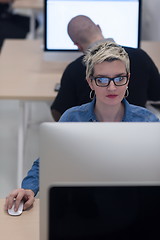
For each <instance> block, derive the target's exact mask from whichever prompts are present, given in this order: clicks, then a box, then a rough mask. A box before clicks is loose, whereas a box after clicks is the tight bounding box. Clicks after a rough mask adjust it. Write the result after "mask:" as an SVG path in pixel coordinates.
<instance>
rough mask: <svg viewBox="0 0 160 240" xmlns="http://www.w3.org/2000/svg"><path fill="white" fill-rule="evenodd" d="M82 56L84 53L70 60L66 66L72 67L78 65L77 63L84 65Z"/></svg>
mask: <svg viewBox="0 0 160 240" xmlns="http://www.w3.org/2000/svg"><path fill="white" fill-rule="evenodd" d="M83 57H84V55H82V56H80V57H78V58H76V59H75V60H74V61H72V62H71V63H70V64H69V65H68V67H73V66H74V67H75V66H79V65H82V66H84V64H83Z"/></svg>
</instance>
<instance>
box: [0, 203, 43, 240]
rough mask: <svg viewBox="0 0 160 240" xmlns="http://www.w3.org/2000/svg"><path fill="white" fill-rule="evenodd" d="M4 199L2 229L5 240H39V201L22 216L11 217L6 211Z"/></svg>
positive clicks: (0, 206) (0, 222)
mask: <svg viewBox="0 0 160 240" xmlns="http://www.w3.org/2000/svg"><path fill="white" fill-rule="evenodd" d="M4 202H5V200H4V199H0V209H1V211H0V212H1V213H0V228H1V239H3V240H11V239H14V240H39V199H36V201H35V202H34V207H33V208H32V209H30V210H27V211H24V212H23V213H22V215H20V216H10V215H8V213H7V212H5V211H4V210H3V209H4Z"/></svg>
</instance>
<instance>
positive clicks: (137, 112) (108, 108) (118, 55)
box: [60, 42, 159, 122]
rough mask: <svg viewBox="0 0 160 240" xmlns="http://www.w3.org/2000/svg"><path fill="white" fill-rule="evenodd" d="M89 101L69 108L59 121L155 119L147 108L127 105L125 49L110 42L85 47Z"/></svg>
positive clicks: (147, 120)
mask: <svg viewBox="0 0 160 240" xmlns="http://www.w3.org/2000/svg"><path fill="white" fill-rule="evenodd" d="M84 63H85V64H86V79H87V82H88V84H89V86H90V88H91V93H90V97H91V98H93V101H92V102H91V103H87V104H84V105H82V106H78V107H73V108H71V109H69V110H67V111H66V112H65V113H64V114H63V115H62V117H61V118H60V121H61V122H88V121H91V122H94V121H99V122H121V121H123V122H150V121H151V122H154V121H159V120H158V118H157V117H156V116H155V115H154V114H152V113H151V112H149V111H148V110H147V109H145V108H142V107H138V106H134V105H131V104H129V103H128V102H127V101H126V100H125V97H127V96H128V94H129V92H128V84H129V78H130V67H129V65H130V63H129V57H128V54H127V53H126V51H125V50H124V49H123V48H122V47H121V46H119V45H117V44H116V43H113V42H103V43H99V44H98V45H96V46H95V47H94V48H92V49H89V50H88V52H87V53H86V56H85V58H84Z"/></svg>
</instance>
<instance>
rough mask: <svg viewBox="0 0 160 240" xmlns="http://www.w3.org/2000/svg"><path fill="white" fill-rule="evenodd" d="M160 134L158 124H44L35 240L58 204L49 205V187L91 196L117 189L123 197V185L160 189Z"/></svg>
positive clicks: (44, 232)
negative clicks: (38, 210) (37, 225)
mask: <svg viewBox="0 0 160 240" xmlns="http://www.w3.org/2000/svg"><path fill="white" fill-rule="evenodd" d="M159 132H160V124H159V123H124V122H121V123H100V122H99V123H96V122H95V123H90V122H87V123H86V122H81V123H80V122H77V123H73V122H72V123H70V122H68V123H62V122H61V123H60V122H59V123H56V122H54V123H43V124H42V125H41V131H40V201H41V204H40V237H41V238H40V239H41V240H48V235H49V228H48V226H49V222H48V221H50V220H49V219H50V218H49V213H50V211H51V209H53V208H54V206H55V204H57V200H56V199H52V200H53V207H52V206H51V202H52V200H51V199H50V196H51V197H53V195H50V189H52V188H53V192H52V190H51V192H52V193H54V189H57V190H56V191H58V193H59V189H58V188H57V187H58V186H60V194H61V189H62V188H61V187H64V188H65V187H69V186H71V187H74V186H75V187H76V189H77V186H80V187H83V189H82V188H80V190H76V191H83V190H84V187H88V189H89V191H91V193H92V194H96V193H93V192H94V191H93V192H92V189H97V190H96V191H99V194H102V193H103V191H102V192H101V190H100V189H99V188H101V187H109V186H116V187H120V191H122V193H123V191H124V192H125V191H126V190H125V189H126V188H124V190H123V187H125V186H128V187H131V186H140V185H142V186H160V161H159V159H160V157H159V154H160V151H159V143H160V134H159ZM90 187H91V189H90ZM92 187H94V188H92ZM95 187H96V188H95ZM121 187H122V188H121ZM65 189H67V188H65ZM81 189H82V190H81ZM101 189H102V188H101ZM106 189H108V188H106ZM67 191H68V190H67ZM69 191H70V190H69ZM73 191H74V188H73ZM109 191H110V190H109ZM62 192H63V190H62ZM87 192H88V191H87ZM143 193H145V189H144V191H143V189H142V194H143ZM63 194H64V192H63ZM67 194H68V193H67ZM84 194H85V191H84ZM124 194H125V193H124ZM122 195H123V194H122ZM54 196H55V195H54ZM57 196H59V195H57ZM69 196H70V197H71V195H69ZM70 197H69V198H70ZM135 197H136V196H135ZM58 198H59V197H58ZM58 198H57V199H58ZM67 199H68V198H67ZM67 199H66V204H67ZM116 200H117V198H116V199H115V201H116ZM119 200H120V198H119ZM152 200H154V195H153V199H152V198H151V201H152ZM50 201H51V202H50ZM62 201H65V198H63V199H62ZM82 201H83V199H82ZM137 201H139V197H138V198H137ZM71 202H73V201H72V200H71ZM110 203H111V202H110V201H109V199H108V204H110ZM152 203H153V202H152ZM49 204H50V205H49ZM77 204H78V202H77ZM84 204H85V203H84ZM139 204H141V200H140V202H139ZM145 204H149V203H148V202H146V203H145ZM62 205H63V204H62ZM48 206H50V207H48ZM133 207H134V208H135V207H136V206H135V205H134V206H133ZM54 209H55V208H54ZM57 211H58V210H57ZM60 211H61V210H60ZM60 211H58V212H59V213H58V214H60ZM125 211H126V210H125ZM137 211H138V209H137ZM82 213H83V212H82ZM51 214H52V213H51ZM72 214H73V212H72ZM88 214H89V213H88ZM138 214H139V212H138ZM54 216H55V217H57V216H56V215H54ZM50 217H51V218H52V217H53V215H52V216H50ZM73 217H75V215H74V216H73ZM122 217H124V216H122ZM126 217H127V216H126ZM152 217H154V216H153V215H152ZM79 220H80V219H79ZM57 221H58V220H57ZM62 221H63V220H62ZM86 224H87V222H86ZM94 224H96V223H95V222H93V226H94ZM52 229H53V228H52ZM51 239H56V238H54V237H53V238H51ZM57 239H67V238H57ZM68 239H72V238H68ZM73 239H74V238H73ZM75 239H76V240H77V239H78V238H75ZM97 239H99V238H97ZM116 239H117V238H116ZM128 239H131V238H128ZM135 239H136V238H135ZM92 240H93V239H92Z"/></svg>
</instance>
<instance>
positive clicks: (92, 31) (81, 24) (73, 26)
mask: <svg viewBox="0 0 160 240" xmlns="http://www.w3.org/2000/svg"><path fill="white" fill-rule="evenodd" d="M68 35H69V36H70V38H71V40H72V41H73V42H74V43H75V44H76V45H77V46H78V47H79V48H80V50H82V51H85V50H86V49H87V48H88V46H89V45H90V44H92V43H94V42H96V41H99V40H101V39H103V38H104V37H103V35H102V32H101V29H100V27H99V26H98V25H96V24H95V23H94V22H93V21H92V20H91V19H90V18H89V17H87V16H84V15H79V16H76V17H74V18H72V19H71V21H70V22H69V23H68Z"/></svg>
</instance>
